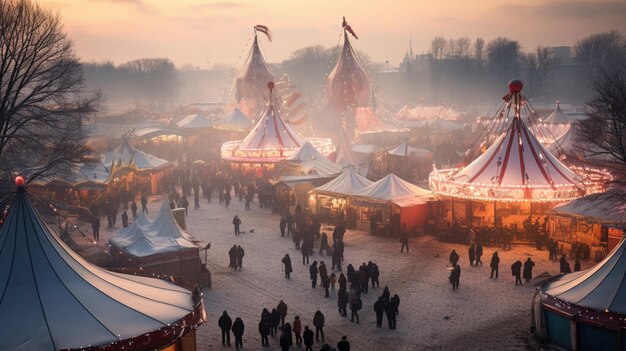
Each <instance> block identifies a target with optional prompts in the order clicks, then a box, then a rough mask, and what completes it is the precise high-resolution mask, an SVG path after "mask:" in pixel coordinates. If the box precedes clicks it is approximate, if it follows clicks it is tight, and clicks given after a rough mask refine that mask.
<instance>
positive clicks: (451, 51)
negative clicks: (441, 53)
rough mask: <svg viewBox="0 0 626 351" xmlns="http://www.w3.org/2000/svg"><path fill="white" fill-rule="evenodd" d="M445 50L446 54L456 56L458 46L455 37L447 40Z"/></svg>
mask: <svg viewBox="0 0 626 351" xmlns="http://www.w3.org/2000/svg"><path fill="white" fill-rule="evenodd" d="M446 49H447V50H446V51H447V54H448V56H456V55H458V54H459V52H458V51H457V50H458V46H457V45H456V39H449V40H448V45H447V46H446Z"/></svg>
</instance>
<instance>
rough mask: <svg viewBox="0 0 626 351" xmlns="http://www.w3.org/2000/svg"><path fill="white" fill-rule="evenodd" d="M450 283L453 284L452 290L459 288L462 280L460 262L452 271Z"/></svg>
mask: <svg viewBox="0 0 626 351" xmlns="http://www.w3.org/2000/svg"><path fill="white" fill-rule="evenodd" d="M449 279H450V283H451V284H452V290H458V289H459V283H460V282H461V266H459V265H458V264H457V265H456V266H455V267H454V268H453V269H452V272H450V278H449Z"/></svg>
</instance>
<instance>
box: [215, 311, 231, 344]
mask: <svg viewBox="0 0 626 351" xmlns="http://www.w3.org/2000/svg"><path fill="white" fill-rule="evenodd" d="M217 325H218V326H219V327H220V330H222V345H228V346H230V328H231V327H232V325H233V321H232V319H230V317H229V316H228V312H226V311H224V312H223V313H222V316H221V317H220V319H219V320H218V321H217Z"/></svg>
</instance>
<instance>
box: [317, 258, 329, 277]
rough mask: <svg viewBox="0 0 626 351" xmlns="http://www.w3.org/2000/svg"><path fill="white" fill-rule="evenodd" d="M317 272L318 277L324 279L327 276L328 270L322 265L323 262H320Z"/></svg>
mask: <svg viewBox="0 0 626 351" xmlns="http://www.w3.org/2000/svg"><path fill="white" fill-rule="evenodd" d="M317 270H318V271H319V272H320V277H324V276H326V275H328V270H327V269H326V265H325V264H324V261H320V265H319V267H317Z"/></svg>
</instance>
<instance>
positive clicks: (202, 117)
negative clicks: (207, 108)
mask: <svg viewBox="0 0 626 351" xmlns="http://www.w3.org/2000/svg"><path fill="white" fill-rule="evenodd" d="M213 124H214V121H213V120H212V119H211V118H210V117H209V116H208V115H207V114H204V113H194V114H191V115H187V116H185V117H184V118H183V119H181V120H180V121H178V123H176V125H178V127H179V128H181V129H183V130H201V129H208V128H211V127H213Z"/></svg>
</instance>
